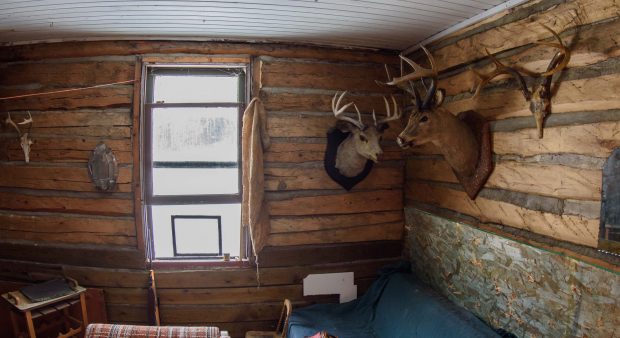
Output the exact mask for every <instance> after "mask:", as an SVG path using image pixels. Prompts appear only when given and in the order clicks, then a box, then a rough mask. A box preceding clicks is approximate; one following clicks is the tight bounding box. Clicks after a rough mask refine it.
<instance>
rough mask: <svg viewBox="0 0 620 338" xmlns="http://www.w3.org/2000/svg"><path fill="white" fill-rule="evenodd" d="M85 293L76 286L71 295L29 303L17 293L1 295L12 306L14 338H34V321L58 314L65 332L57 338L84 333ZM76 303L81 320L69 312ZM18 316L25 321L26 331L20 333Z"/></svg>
mask: <svg viewBox="0 0 620 338" xmlns="http://www.w3.org/2000/svg"><path fill="white" fill-rule="evenodd" d="M85 291H86V289H85V288H83V287H81V286H76V287H75V288H74V292H73V293H71V294H68V295H65V296H62V297H58V298H54V299H50V300H46V301H42V302H31V301H30V300H28V298H27V297H26V296H24V295H23V294H22V293H21V292H19V291H13V292H8V293H5V294H3V295H2V298H4V299H5V300H6V301H7V302H9V303H10V304H11V305H12V306H13V307H12V309H11V311H10V313H11V323H12V325H13V333H14V335H15V337H29V338H36V330H35V325H34V319H37V318H40V317H44V316H47V315H51V314H53V313H58V312H61V313H62V318H63V324H64V327H65V330H66V332H64V333H59V334H58V338H68V337H73V336H75V335H77V334H78V333H80V332H84V331H85V330H86V326H87V325H88V314H87V313H86V298H85V297H84V292H85ZM77 303H79V304H80V309H81V314H82V318H81V320H80V319H77V318H75V317H73V316H72V315H71V313H70V312H69V309H70V308H71V306H73V305H75V304H77ZM18 315H23V316H24V318H25V321H26V331H22V330H21V329H20V328H19V324H18V317H17V316H18ZM73 325H77V327H74V326H73ZM26 333H27V335H26Z"/></svg>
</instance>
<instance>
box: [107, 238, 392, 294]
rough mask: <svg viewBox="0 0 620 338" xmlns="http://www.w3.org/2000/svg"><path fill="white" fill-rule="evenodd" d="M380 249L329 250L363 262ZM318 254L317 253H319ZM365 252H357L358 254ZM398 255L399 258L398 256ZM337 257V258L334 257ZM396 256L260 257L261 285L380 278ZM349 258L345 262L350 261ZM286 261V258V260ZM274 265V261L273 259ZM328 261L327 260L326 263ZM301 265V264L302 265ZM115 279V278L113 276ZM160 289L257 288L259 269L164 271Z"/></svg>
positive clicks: (159, 273)
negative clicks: (312, 260)
mask: <svg viewBox="0 0 620 338" xmlns="http://www.w3.org/2000/svg"><path fill="white" fill-rule="evenodd" d="M377 243H381V244H382V245H388V244H396V243H398V242H377ZM379 246H380V245H378V244H377V245H374V246H372V245H357V246H356V247H361V248H362V249H354V248H353V246H351V245H337V246H336V247H339V248H344V249H346V250H344V251H334V250H330V248H329V247H328V248H327V251H331V252H330V254H334V253H336V254H337V253H345V254H344V256H347V258H350V257H353V258H361V257H362V254H365V255H366V256H367V257H368V256H371V255H370V254H369V252H366V253H364V252H363V250H364V249H366V250H368V249H372V250H369V251H371V252H374V253H375V254H377V253H378V250H379ZM394 248H400V247H399V246H397V245H394V246H393V247H391V248H390V247H388V248H385V247H384V248H383V249H384V251H385V253H391V254H394V252H398V254H399V253H400V251H396V250H394ZM270 250H272V251H275V252H277V253H283V252H289V253H291V252H292V253H293V254H294V256H293V257H297V253H298V252H306V251H304V250H303V248H296V249H295V250H291V248H288V250H287V248H281V247H280V248H277V249H270ZM315 250H316V249H315ZM360 250H361V251H362V252H356V251H360ZM398 254H397V255H396V256H398ZM332 257H333V256H332ZM394 257H395V256H392V257H388V258H385V257H381V258H377V257H374V259H367V260H357V261H356V260H355V259H350V260H349V262H344V263H342V262H341V263H336V264H327V263H323V262H320V261H319V264H316V265H308V264H304V263H303V262H300V261H290V262H288V263H287V265H284V266H280V267H267V266H266V264H263V263H267V262H268V261H269V260H270V253H269V252H265V253H264V257H259V260H260V266H261V267H260V268H259V271H258V272H259V274H260V285H262V286H270V285H271V286H275V285H291V284H301V283H302V280H303V279H304V278H305V277H306V276H307V275H308V274H312V273H332V272H343V271H353V272H354V273H355V277H356V278H364V277H374V276H376V274H377V270H378V269H379V268H381V267H382V266H384V265H387V264H389V263H391V262H394V260H395V258H394ZM347 258H345V260H347ZM283 259H286V257H283ZM271 261H272V262H274V261H275V260H274V259H271ZM326 261H327V259H326ZM300 263H301V264H300ZM111 277H113V276H111ZM155 278H156V279H157V287H158V289H159V290H163V289H179V288H182V289H189V288H191V289H193V288H233V287H256V286H257V281H256V269H255V268H220V269H211V270H196V271H188V270H183V271H175V270H161V271H156V277H155Z"/></svg>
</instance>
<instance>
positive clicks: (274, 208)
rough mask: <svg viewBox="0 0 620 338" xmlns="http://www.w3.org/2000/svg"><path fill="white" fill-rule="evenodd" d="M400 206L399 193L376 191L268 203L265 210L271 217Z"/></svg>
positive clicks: (390, 208) (383, 209)
mask: <svg viewBox="0 0 620 338" xmlns="http://www.w3.org/2000/svg"><path fill="white" fill-rule="evenodd" d="M402 203H403V201H402V192H401V191H400V190H377V191H368V192H353V193H348V194H338V195H329V196H313V197H296V198H292V199H290V200H283V201H270V202H268V210H269V214H270V215H271V216H293V215H299V216H301V215H325V214H345V213H349V214H354V213H361V212H370V211H388V210H400V209H402V205H403V204H402Z"/></svg>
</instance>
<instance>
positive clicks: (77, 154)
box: [0, 41, 404, 337]
mask: <svg viewBox="0 0 620 338" xmlns="http://www.w3.org/2000/svg"><path fill="white" fill-rule="evenodd" d="M221 55H225V56H226V57H227V58H230V57H234V56H239V57H241V58H246V59H247V58H248V57H252V58H253V60H254V61H253V68H254V73H253V75H254V78H253V84H254V88H253V91H254V94H255V95H259V96H260V97H261V98H262V99H263V101H264V102H265V105H266V108H267V111H268V130H269V134H270V136H271V137H272V140H273V145H272V147H271V148H270V149H269V151H268V152H267V153H266V154H265V158H266V160H265V174H266V177H265V185H266V190H267V195H266V196H267V199H268V207H269V211H270V213H271V214H272V223H271V229H270V237H269V239H268V247H266V248H265V249H264V251H263V252H262V253H261V269H260V281H261V285H262V287H261V288H256V285H257V281H256V270H255V268H254V267H251V266H235V267H220V268H212V269H204V268H201V269H199V270H195V269H196V268H192V269H191V270H187V269H185V270H178V269H177V270H170V269H165V270H161V271H157V272H156V274H157V276H158V277H157V284H158V287H159V288H160V298H161V302H160V304H161V314H162V320H163V322H164V324H214V325H217V326H220V327H222V328H223V329H228V330H230V331H231V332H232V335H233V336H234V337H241V336H243V335H244V332H245V330H249V329H268V328H271V327H273V326H274V325H275V324H276V320H277V317H278V316H279V313H280V308H281V302H282V299H283V298H285V297H288V298H290V299H291V300H292V301H293V304H294V306H296V307H297V306H303V305H307V304H310V303H312V302H324V301H334V300H335V298H334V297H331V296H328V297H303V296H302V288H301V280H302V279H303V278H304V277H305V276H306V275H307V274H309V273H321V272H337V271H354V272H355V276H356V281H357V283H358V284H359V288H360V290H365V288H366V287H367V286H368V284H369V283H370V281H371V280H372V279H373V277H374V276H375V273H376V270H377V269H378V268H379V267H380V266H382V265H384V264H387V263H389V262H391V261H394V260H395V259H398V258H399V257H401V251H402V244H401V243H402V242H401V238H402V233H403V225H404V220H403V198H402V191H403V182H404V161H403V160H402V157H401V154H400V152H399V151H398V150H397V149H396V148H395V147H394V146H393V144H394V142H393V136H394V130H395V129H397V128H396V127H394V128H392V132H391V133H389V137H388V138H387V140H386V141H385V147H384V149H385V150H386V154H385V158H384V161H382V163H381V164H379V165H377V166H375V168H374V170H373V172H372V173H371V175H370V176H369V177H368V178H367V179H366V180H365V181H364V182H362V183H361V184H359V185H358V186H357V187H355V188H354V189H353V190H352V192H350V193H347V192H345V191H344V190H343V189H341V188H340V187H339V186H337V185H336V184H335V183H334V182H332V181H331V180H330V179H329V178H328V177H327V175H326V173H325V171H324V169H323V164H322V159H323V153H324V147H325V140H326V138H325V133H326V131H327V129H328V128H329V127H330V126H331V125H332V124H333V123H334V121H335V119H334V118H333V116H332V115H331V113H330V110H331V107H330V100H331V97H332V96H333V94H334V93H335V92H336V91H342V90H349V91H352V93H351V95H350V96H349V97H351V98H353V99H354V100H355V101H356V102H357V104H358V106H359V107H360V108H361V109H362V110H363V111H364V112H369V111H371V109H372V108H375V109H377V111H383V103H382V102H383V101H382V99H381V95H382V94H384V90H383V89H381V88H379V87H378V86H377V85H376V84H375V83H374V80H375V79H382V78H383V77H384V76H385V75H384V70H383V64H384V63H394V62H395V60H396V58H395V56H394V55H393V54H389V53H380V52H368V51H353V50H337V49H327V48H305V47H294V46H282V45H261V44H257V45H252V44H227V43H195V42H159V41H149V42H142V41H99V42H83V43H68V42H67V43H50V44H40V45H23V46H13V47H2V48H0V73H1V74H2V76H1V77H0V97H6V96H12V95H20V94H24V93H34V92H44V91H50V90H63V89H70V88H76V87H85V86H93V85H98V84H103V83H110V82H117V81H125V80H130V79H133V78H134V77H137V76H138V75H139V73H140V61H139V60H140V59H139V58H144V60H147V59H149V58H151V59H153V58H158V59H161V58H162V57H163V58H168V59H170V60H173V61H174V60H176V61H181V62H191V61H203V62H204V61H208V60H209V59H212V58H218V57H219V56H221ZM138 95H139V87H138V86H134V85H133V84H119V85H114V86H110V87H102V88H96V89H90V90H86V91H77V92H65V93H61V94H55V95H51V96H36V97H30V98H23V99H15V100H0V112H2V114H5V112H7V111H10V112H11V116H12V117H13V119H14V120H15V121H20V120H21V119H22V118H23V117H24V116H27V111H30V112H31V114H32V116H33V119H34V125H33V128H32V130H31V135H32V138H33V139H34V142H35V143H34V144H33V146H32V152H31V162H30V163H29V164H25V163H24V162H23V154H22V150H21V148H20V146H19V141H18V139H17V136H16V132H15V131H14V130H11V129H10V128H6V127H4V128H3V129H2V130H1V134H0V173H1V175H0V280H6V281H26V282H32V281H38V280H43V279H46V278H48V276H49V275H50V274H52V275H55V274H59V273H65V274H67V275H69V276H72V277H74V278H76V279H77V280H78V281H80V282H81V283H82V284H84V285H86V286H90V287H99V288H103V289H104V291H105V296H106V304H107V311H108V318H109V319H110V321H112V322H125V323H144V322H145V321H146V294H147V293H146V287H147V270H146V268H147V265H146V262H145V258H144V257H145V253H144V244H143V243H144V239H143V237H144V236H143V235H142V233H143V228H142V224H141V217H140V215H141V214H140V205H139V201H140V196H139V191H140V182H139V172H138V167H139V151H138V150H139V144H138V139H139V138H138V135H139V125H138V123H137V121H139V115H138V111H137V107H138V105H137V104H136V102H137V97H138ZM366 117H368V116H366ZM2 118H3V119H4V116H3V117H2ZM100 141H104V142H105V143H106V144H108V145H109V146H110V147H111V148H112V149H113V150H114V152H115V154H116V155H117V158H118V160H119V164H120V174H119V185H118V189H117V191H115V192H113V193H101V192H97V191H96V190H95V188H94V186H93V185H92V184H91V182H90V180H89V177H88V174H87V168H86V163H87V160H88V157H89V155H90V152H91V151H92V149H93V148H94V146H95V145H96V144H97V143H98V142H100Z"/></svg>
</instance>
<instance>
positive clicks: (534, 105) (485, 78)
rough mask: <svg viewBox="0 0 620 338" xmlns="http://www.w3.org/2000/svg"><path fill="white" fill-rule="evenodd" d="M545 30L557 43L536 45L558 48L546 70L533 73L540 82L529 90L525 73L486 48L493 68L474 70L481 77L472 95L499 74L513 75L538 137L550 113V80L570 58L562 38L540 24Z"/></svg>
mask: <svg viewBox="0 0 620 338" xmlns="http://www.w3.org/2000/svg"><path fill="white" fill-rule="evenodd" d="M541 26H542V27H544V28H545V29H546V30H548V31H549V32H551V34H553V36H554V37H555V39H556V40H558V43H551V42H536V44H538V45H545V46H550V47H554V48H557V49H559V51H558V52H556V53H555V55H554V56H553V58H552V59H551V61H550V62H549V66H548V67H547V70H546V71H545V72H543V73H538V74H534V77H536V78H541V79H542V83H535V84H534V85H533V87H532V89H531V90H530V89H529V88H528V87H527V84H526V82H525V79H524V75H525V74H521V72H519V70H517V69H516V68H515V67H508V66H506V65H504V64H503V63H501V62H500V61H499V60H498V59H496V58H495V57H494V56H493V55H492V54H491V53H489V51H488V50H486V53H487V55H488V56H489V58H491V60H492V61H493V64H494V65H495V69H494V70H493V71H492V72H491V73H489V74H486V75H483V74H480V73H478V72H476V71H474V72H475V73H476V75H477V76H478V77H479V78H480V79H481V81H480V83H479V84H478V87H477V88H476V93H475V94H474V97H477V96H478V95H479V94H480V90H481V89H482V87H484V86H485V85H486V84H487V83H489V82H490V81H491V80H492V79H493V78H495V77H496V76H498V75H500V74H507V75H510V76H512V77H514V78H515V79H516V80H517V83H518V84H519V88H520V89H521V92H522V93H523V97H524V98H525V101H527V102H529V109H530V112H531V113H532V114H533V115H534V119H535V121H536V128H537V129H538V138H542V137H543V124H544V120H545V118H546V117H547V115H549V113H551V97H552V96H553V92H552V90H551V81H552V77H553V74H555V73H559V72H561V71H562V70H563V69H564V68H565V67H566V66H567V65H568V61H569V60H570V51H569V50H568V48H567V47H566V46H565V45H564V43H563V42H562V38H560V36H559V35H558V34H557V33H556V32H555V31H554V30H553V29H551V28H549V27H547V26H545V25H543V24H541Z"/></svg>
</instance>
